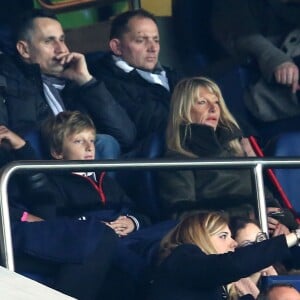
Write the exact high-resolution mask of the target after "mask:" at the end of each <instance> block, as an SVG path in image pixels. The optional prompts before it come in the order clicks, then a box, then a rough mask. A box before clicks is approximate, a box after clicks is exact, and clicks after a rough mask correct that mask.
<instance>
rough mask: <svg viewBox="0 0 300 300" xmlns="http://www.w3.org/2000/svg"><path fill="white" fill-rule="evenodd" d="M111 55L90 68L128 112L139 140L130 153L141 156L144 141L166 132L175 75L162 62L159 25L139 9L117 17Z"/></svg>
mask: <svg viewBox="0 0 300 300" xmlns="http://www.w3.org/2000/svg"><path fill="white" fill-rule="evenodd" d="M109 47H110V50H111V52H110V53H108V54H107V55H105V56H104V57H103V58H101V59H99V60H98V61H97V62H96V63H95V64H94V65H93V66H92V68H91V72H92V74H93V75H94V76H95V77H96V78H101V80H103V81H104V83H105V85H106V87H107V89H108V90H109V91H110V93H111V94H112V95H113V97H114V99H115V100H116V101H117V102H118V103H119V104H120V105H121V106H122V107H123V108H124V109H125V110H126V112H127V114H128V116H129V118H130V119H131V120H132V122H133V123H134V125H135V128H136V137H135V140H134V141H133V143H132V144H131V145H130V147H128V150H131V151H132V150H133V149H134V151H133V152H132V156H134V154H137V153H138V149H139V147H140V146H141V145H142V143H141V142H142V141H143V140H145V139H147V137H149V136H150V135H151V134H152V133H153V132H157V131H159V132H164V130H165V128H166V123H167V116H168V113H169V102H170V97H171V93H172V91H173V88H174V86H175V84H176V83H177V82H178V80H179V76H178V74H177V73H176V72H174V71H172V70H170V69H169V68H167V67H164V66H162V65H161V64H160V63H159V61H158V58H159V52H160V41H159V31H158V27H157V21H156V19H155V17H154V16H153V15H152V14H150V13H149V12H147V11H145V10H142V9H139V10H133V11H128V12H125V13H122V14H120V15H118V16H117V17H116V18H115V19H114V20H113V22H112V25H111V31H110V41H109Z"/></svg>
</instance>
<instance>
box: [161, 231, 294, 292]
mask: <svg viewBox="0 0 300 300" xmlns="http://www.w3.org/2000/svg"><path fill="white" fill-rule="evenodd" d="M289 257H290V250H289V248H288V246H287V243H286V239H285V236H283V235H281V236H277V237H275V238H272V239H269V240H266V241H263V242H261V243H257V244H255V245H251V246H247V247H243V248H237V249H236V250H235V252H228V253H225V254H211V255H206V254H205V253H203V252H202V251H201V250H200V248H198V247H197V246H194V245H183V246H178V247H177V248H176V249H175V250H174V251H173V253H172V254H171V255H170V256H169V257H168V258H166V260H165V265H162V267H165V268H167V269H168V273H169V274H170V276H172V277H174V279H175V280H176V281H178V282H182V284H184V285H187V286H193V285H196V286H197V287H198V288H199V286H203V287H205V288H209V287H215V286H219V285H225V284H229V283H230V282H234V281H237V280H238V279H240V278H243V277H247V276H249V275H251V274H253V273H255V272H257V271H259V270H262V269H264V268H266V267H267V266H270V265H272V264H274V263H275V262H278V261H281V260H283V259H285V258H289Z"/></svg>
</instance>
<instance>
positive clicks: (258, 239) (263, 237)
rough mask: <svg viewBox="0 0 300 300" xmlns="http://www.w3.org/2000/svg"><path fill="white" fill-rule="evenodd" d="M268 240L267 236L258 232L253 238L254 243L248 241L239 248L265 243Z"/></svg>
mask: <svg viewBox="0 0 300 300" xmlns="http://www.w3.org/2000/svg"><path fill="white" fill-rule="evenodd" d="M267 239H268V236H267V234H266V233H265V232H259V233H258V234H257V236H256V238H255V241H249V240H246V241H244V242H242V243H241V244H240V245H239V247H246V246H250V245H254V244H256V243H260V242H262V241H265V240H267Z"/></svg>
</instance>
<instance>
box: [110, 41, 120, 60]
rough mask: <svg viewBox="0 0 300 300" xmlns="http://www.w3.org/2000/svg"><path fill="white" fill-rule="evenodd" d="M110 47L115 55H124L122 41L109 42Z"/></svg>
mask: <svg viewBox="0 0 300 300" xmlns="http://www.w3.org/2000/svg"><path fill="white" fill-rule="evenodd" d="M109 47H110V49H111V51H112V52H113V53H114V54H115V55H117V56H121V55H122V50H121V41H120V40H119V39H111V40H110V41H109Z"/></svg>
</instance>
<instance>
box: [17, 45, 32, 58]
mask: <svg viewBox="0 0 300 300" xmlns="http://www.w3.org/2000/svg"><path fill="white" fill-rule="evenodd" d="M16 48H17V50H18V52H19V54H20V55H21V56H22V57H23V58H24V59H28V58H30V53H29V47H28V43H27V42H26V41H18V42H17V44H16Z"/></svg>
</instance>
